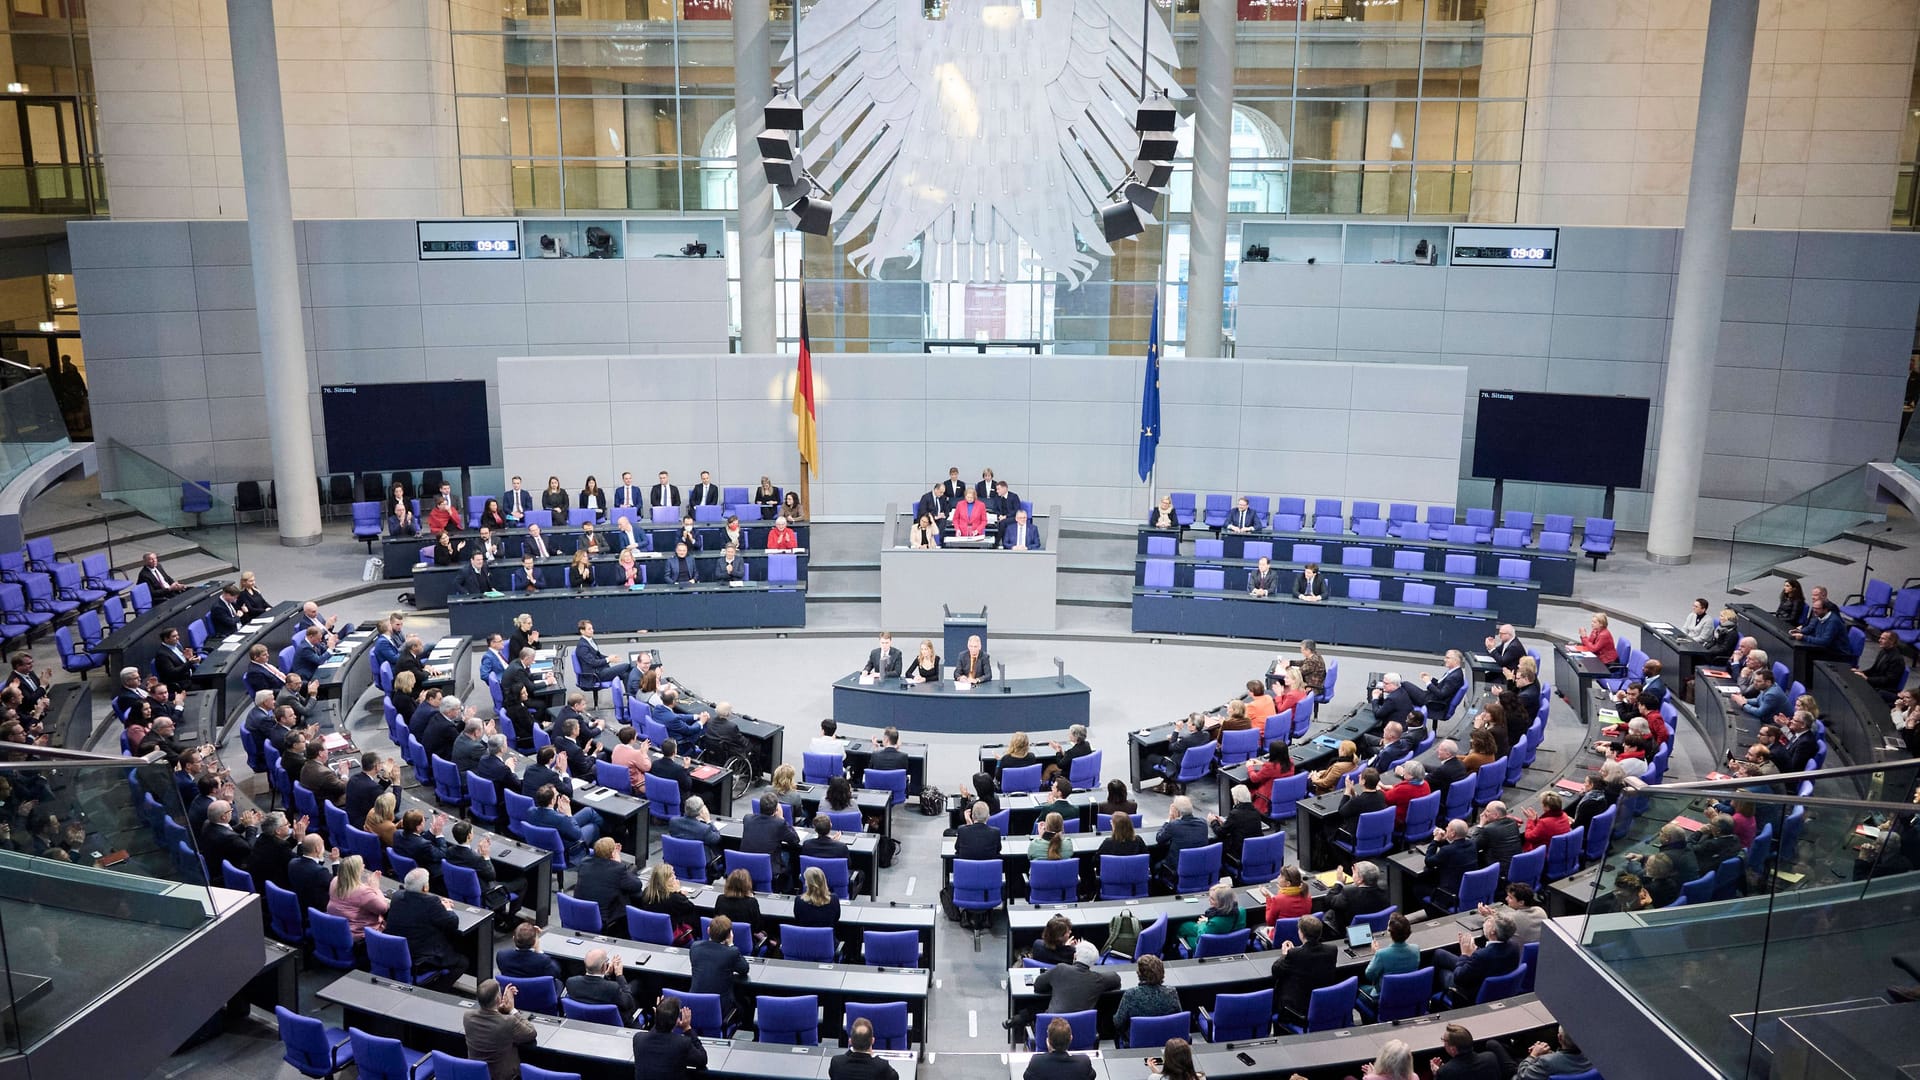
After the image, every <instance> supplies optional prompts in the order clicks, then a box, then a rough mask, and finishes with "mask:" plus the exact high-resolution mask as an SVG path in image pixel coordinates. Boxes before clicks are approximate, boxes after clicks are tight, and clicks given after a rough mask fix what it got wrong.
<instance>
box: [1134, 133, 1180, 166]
mask: <svg viewBox="0 0 1920 1080" xmlns="http://www.w3.org/2000/svg"><path fill="white" fill-rule="evenodd" d="M1179 152H1180V142H1179V140H1177V139H1175V138H1174V137H1173V134H1172V133H1171V132H1154V133H1152V134H1148V135H1142V136H1140V157H1141V158H1142V159H1143V160H1146V161H1172V160H1173V158H1174V155H1176V154H1178V153H1179Z"/></svg>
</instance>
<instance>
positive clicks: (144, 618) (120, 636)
mask: <svg viewBox="0 0 1920 1080" xmlns="http://www.w3.org/2000/svg"><path fill="white" fill-rule="evenodd" d="M219 595H220V584H219V583H218V582H211V581H210V582H206V583H205V584H201V585H194V586H192V587H190V588H188V589H187V590H186V591H185V592H181V593H175V594H174V595H172V596H169V597H167V598H166V599H165V600H155V601H154V602H153V607H151V608H149V609H147V613H146V614H144V615H134V616H133V617H131V618H129V619H128V620H127V622H126V625H125V626H122V627H120V629H118V630H114V631H111V632H109V633H108V634H107V635H106V636H105V637H103V638H101V639H100V644H99V646H98V647H97V648H96V649H95V650H94V651H95V652H101V653H105V654H106V656H107V662H106V663H105V664H103V665H101V666H102V667H104V668H106V669H107V670H108V671H114V672H117V671H119V670H120V669H121V668H125V667H131V668H139V669H140V671H141V673H142V674H146V673H148V672H151V671H152V670H153V657H154V654H156V653H158V652H159V651H160V632H161V631H163V630H166V629H167V628H168V627H176V628H178V629H179V630H180V640H182V641H185V640H186V638H187V632H186V627H187V624H188V623H190V622H192V621H194V620H195V619H198V618H200V617H201V616H202V615H205V614H206V613H207V608H208V607H209V606H210V605H212V603H213V598H214V597H216V596H219ZM129 610H131V609H129ZM274 651H275V652H279V650H278V649H275V650H274Z"/></svg>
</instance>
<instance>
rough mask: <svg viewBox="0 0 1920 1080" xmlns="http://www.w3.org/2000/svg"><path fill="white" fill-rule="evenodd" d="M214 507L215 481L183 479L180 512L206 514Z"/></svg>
mask: <svg viewBox="0 0 1920 1080" xmlns="http://www.w3.org/2000/svg"><path fill="white" fill-rule="evenodd" d="M211 509H213V481H211V480H182V481H181V482H180V512H181V513H183V514H204V513H206V512H207V511H209V510H211Z"/></svg>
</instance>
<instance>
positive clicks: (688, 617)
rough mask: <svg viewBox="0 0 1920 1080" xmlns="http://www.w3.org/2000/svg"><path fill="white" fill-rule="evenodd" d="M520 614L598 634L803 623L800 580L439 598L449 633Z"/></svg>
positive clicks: (507, 621)
mask: <svg viewBox="0 0 1920 1080" xmlns="http://www.w3.org/2000/svg"><path fill="white" fill-rule="evenodd" d="M522 612H525V613H527V614H529V615H532V616H533V621H534V623H535V624H536V625H544V626H551V627H566V628H568V629H571V628H572V627H573V626H574V624H576V623H577V622H579V621H580V620H581V619H589V620H591V621H592V622H593V626H594V629H595V630H597V631H599V632H600V633H603V634H628V633H633V632H635V631H638V630H715V629H751V628H753V627H761V626H805V625H807V594H806V585H805V584H804V583H799V582H794V583H787V582H783V583H781V584H779V585H768V584H766V583H765V582H758V581H753V582H748V583H746V584H744V585H738V586H729V585H705V584H702V585H647V586H643V587H641V588H637V589H627V588H622V587H617V586H605V587H598V586H597V587H595V588H591V589H543V590H541V591H540V592H537V593H504V594H501V595H498V596H456V597H454V598H452V599H450V600H448V601H447V624H448V625H449V626H450V627H452V629H453V632H454V633H456V634H473V635H475V636H478V637H484V636H486V635H487V634H490V633H498V632H500V631H502V630H504V629H505V628H507V627H508V626H510V625H512V623H513V618H514V616H516V615H519V614H520V613H522Z"/></svg>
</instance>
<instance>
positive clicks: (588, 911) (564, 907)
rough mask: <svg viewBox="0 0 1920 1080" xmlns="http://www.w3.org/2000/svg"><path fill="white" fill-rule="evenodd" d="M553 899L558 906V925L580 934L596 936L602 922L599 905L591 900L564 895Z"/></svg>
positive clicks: (561, 894) (558, 895)
mask: <svg viewBox="0 0 1920 1080" xmlns="http://www.w3.org/2000/svg"><path fill="white" fill-rule="evenodd" d="M554 899H555V900H556V901H558V902H559V904H560V925H561V926H562V927H564V928H565V929H568V930H573V931H577V932H579V933H582V934H597V933H599V932H600V927H601V926H602V922H601V919H600V905H599V904H596V903H594V902H593V901H591V900H579V899H576V898H574V897H571V896H568V895H567V894H566V893H559V894H557V895H556V896H555V897H554Z"/></svg>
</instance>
